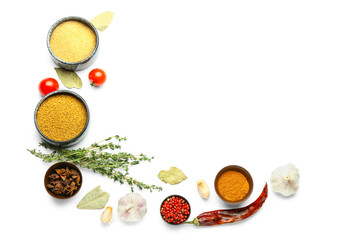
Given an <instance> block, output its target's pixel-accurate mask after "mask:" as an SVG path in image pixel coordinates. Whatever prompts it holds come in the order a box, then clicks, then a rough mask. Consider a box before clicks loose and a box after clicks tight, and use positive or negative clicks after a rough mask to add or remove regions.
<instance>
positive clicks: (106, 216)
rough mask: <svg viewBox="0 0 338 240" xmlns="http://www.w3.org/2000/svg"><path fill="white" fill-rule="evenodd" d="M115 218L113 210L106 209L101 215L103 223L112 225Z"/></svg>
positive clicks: (110, 208)
mask: <svg viewBox="0 0 338 240" xmlns="http://www.w3.org/2000/svg"><path fill="white" fill-rule="evenodd" d="M112 217H113V208H112V207H106V209H105V210H104V211H103V212H102V214H101V222H103V223H110V222H111V219H112Z"/></svg>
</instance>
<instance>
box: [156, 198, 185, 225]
mask: <svg viewBox="0 0 338 240" xmlns="http://www.w3.org/2000/svg"><path fill="white" fill-rule="evenodd" d="M173 197H176V198H180V199H182V200H183V202H184V203H187V204H188V206H189V209H188V214H186V213H184V214H183V215H184V218H185V219H184V220H183V221H182V222H175V221H174V222H171V221H170V219H166V218H165V216H164V214H163V213H162V207H163V204H164V203H165V202H166V201H168V200H170V199H171V198H173ZM190 212H191V207H190V204H189V202H188V200H187V199H185V198H184V197H182V196H180V195H170V196H168V197H166V198H165V199H164V200H163V201H162V203H161V207H160V214H161V217H162V219H163V220H164V221H165V222H166V223H169V224H172V225H179V224H182V223H184V222H185V221H186V220H188V218H189V216H190Z"/></svg>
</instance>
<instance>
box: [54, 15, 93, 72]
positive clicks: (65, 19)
mask: <svg viewBox="0 0 338 240" xmlns="http://www.w3.org/2000/svg"><path fill="white" fill-rule="evenodd" d="M72 20H73V21H78V22H82V23H83V24H86V25H87V26H88V27H90V28H91V29H92V30H93V31H94V33H95V36H96V44H95V48H94V50H93V52H92V53H91V54H90V55H89V56H88V57H87V58H85V59H83V60H81V61H78V62H67V61H64V60H62V59H60V58H58V57H57V56H55V54H54V53H53V51H52V49H51V47H50V38H51V36H52V34H53V31H54V30H55V28H56V27H57V26H59V25H60V24H61V23H64V22H67V21H72ZM47 48H48V51H49V53H50V54H51V55H52V57H53V58H54V59H56V60H57V61H58V62H61V63H63V64H65V65H70V66H77V65H81V64H83V63H87V62H88V61H89V60H90V59H91V58H92V57H93V56H94V55H95V54H96V52H97V51H98V49H99V33H98V32H97V30H96V28H95V27H94V25H93V24H92V23H91V22H90V21H88V20H87V19H85V18H83V17H79V16H68V17H64V18H61V19H59V20H57V21H56V22H55V23H54V24H53V25H52V26H51V27H50V29H49V31H48V33H47Z"/></svg>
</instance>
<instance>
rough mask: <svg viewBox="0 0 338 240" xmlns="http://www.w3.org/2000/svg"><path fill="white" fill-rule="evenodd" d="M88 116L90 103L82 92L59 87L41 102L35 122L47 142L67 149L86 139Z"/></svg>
mask: <svg viewBox="0 0 338 240" xmlns="http://www.w3.org/2000/svg"><path fill="white" fill-rule="evenodd" d="M89 115H90V114H89V108H88V105H87V103H86V101H85V100H84V99H83V98H82V97H81V96H80V95H79V94H77V93H75V92H73V91H69V90H58V91H54V92H51V93H49V94H47V95H46V96H45V97H43V98H42V99H41V100H40V101H39V103H38V104H37V106H36V108H35V112H34V123H35V127H36V129H37V131H38V133H39V135H40V137H41V139H42V140H43V141H44V142H46V143H47V144H49V145H52V146H54V147H58V148H66V147H70V146H72V145H75V144H77V143H78V142H80V141H81V140H82V139H83V138H84V136H85V133H86V131H87V128H88V126H89V119H90V116H89Z"/></svg>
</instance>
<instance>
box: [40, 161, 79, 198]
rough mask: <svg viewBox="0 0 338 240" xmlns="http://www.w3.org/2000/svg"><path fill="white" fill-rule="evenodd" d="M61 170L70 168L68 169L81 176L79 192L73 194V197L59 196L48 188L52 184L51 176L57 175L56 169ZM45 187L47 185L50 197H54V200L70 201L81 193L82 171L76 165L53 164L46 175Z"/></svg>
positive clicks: (67, 163)
mask: <svg viewBox="0 0 338 240" xmlns="http://www.w3.org/2000/svg"><path fill="white" fill-rule="evenodd" d="M60 168H68V169H70V170H71V169H72V170H76V171H77V172H78V173H79V176H80V185H79V186H78V188H77V190H76V191H75V192H74V193H73V194H72V195H67V196H66V195H59V194H55V193H53V192H52V191H51V190H50V189H49V188H48V187H47V186H48V184H49V183H50V180H49V176H50V175H51V174H55V169H60ZM44 185H45V188H46V191H47V192H48V193H49V195H51V196H52V197H54V198H57V199H68V198H71V197H73V196H74V195H75V194H77V193H78V192H79V191H80V188H81V186H82V174H81V171H80V169H79V168H78V167H76V166H75V165H74V164H72V163H69V162H58V163H55V164H53V165H52V166H51V167H50V168H49V169H48V170H47V172H46V174H45V179H44Z"/></svg>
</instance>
